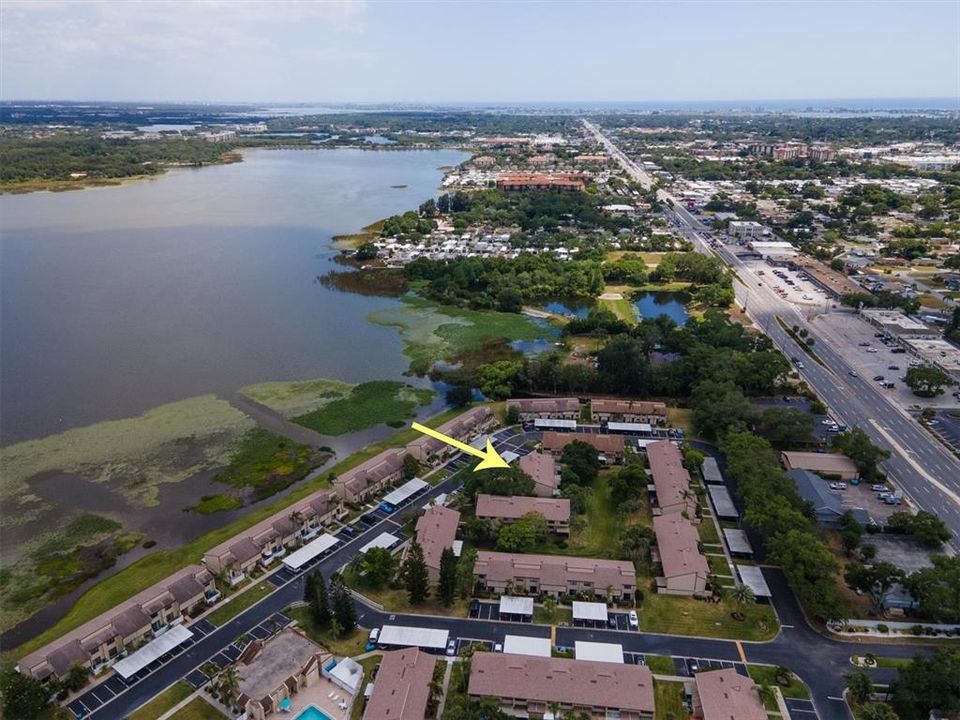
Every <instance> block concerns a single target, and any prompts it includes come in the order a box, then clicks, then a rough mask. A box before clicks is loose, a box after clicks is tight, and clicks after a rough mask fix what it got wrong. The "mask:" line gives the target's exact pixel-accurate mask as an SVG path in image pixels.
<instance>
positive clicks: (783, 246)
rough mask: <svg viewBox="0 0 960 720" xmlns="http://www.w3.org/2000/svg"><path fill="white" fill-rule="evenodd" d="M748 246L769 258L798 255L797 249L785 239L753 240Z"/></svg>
mask: <svg viewBox="0 0 960 720" xmlns="http://www.w3.org/2000/svg"><path fill="white" fill-rule="evenodd" d="M747 247H748V248H750V249H751V250H753V251H754V252H756V253H760V255H762V256H763V257H765V258H767V257H770V258H792V257H796V256H797V249H796V248H795V247H794V246H793V245H792V244H790V243H788V242H786V241H784V240H767V241H763V240H751V241H750V242H748V243H747Z"/></svg>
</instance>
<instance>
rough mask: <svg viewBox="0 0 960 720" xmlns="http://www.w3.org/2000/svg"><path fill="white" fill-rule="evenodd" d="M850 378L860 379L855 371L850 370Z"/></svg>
mask: <svg viewBox="0 0 960 720" xmlns="http://www.w3.org/2000/svg"><path fill="white" fill-rule="evenodd" d="M850 377H860V376H859V375H857V373H856V371H855V370H851V371H850Z"/></svg>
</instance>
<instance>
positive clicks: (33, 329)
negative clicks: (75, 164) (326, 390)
mask: <svg viewBox="0 0 960 720" xmlns="http://www.w3.org/2000/svg"><path fill="white" fill-rule="evenodd" d="M466 157H468V156H467V155H466V154H464V153H461V152H456V151H421V152H370V151H363V150H323V151H297V150H289V151H284V150H279V151H271V150H255V151H250V152H247V153H245V160H244V162H242V163H237V164H234V165H222V166H215V167H207V168H200V169H190V170H176V171H173V172H170V173H168V174H166V175H164V176H162V177H159V178H157V179H154V180H150V181H145V182H136V183H131V184H129V185H126V186H124V187H120V188H103V189H95V190H83V191H77V192H68V193H35V194H31V195H14V196H2V197H0V302H2V304H0V310H2V318H0V320H2V322H0V384H2V387H3V392H2V393H0V442H2V444H4V445H6V444H9V443H12V442H17V441H19V440H24V439H28V438H33V437H39V436H44V435H48V434H50V433H53V432H58V431H61V430H65V429H67V428H70V427H75V426H80V425H87V424H90V423H94V422H98V421H101V420H105V419H117V418H124V417H131V416H134V415H137V414H139V413H140V412H143V411H144V410H146V409H148V408H151V407H154V406H157V405H160V404H163V403H167V402H171V401H174V400H179V399H182V398H186V397H190V396H194V395H199V394H202V393H207V392H216V393H229V392H232V391H234V390H236V389H237V388H238V387H241V386H243V385H247V384H250V383H255V382H260V381H265V380H290V379H307V378H316V377H327V378H335V379H339V380H346V381H350V382H360V381H365V380H371V379H381V378H400V377H401V375H402V373H403V372H404V371H405V370H406V369H407V366H408V361H407V360H406V359H404V357H403V356H402V355H401V352H400V351H401V342H400V340H399V338H398V336H397V333H396V332H395V331H394V330H392V329H389V328H384V327H378V326H376V325H371V324H369V323H367V322H365V321H364V318H365V317H366V316H367V315H368V314H369V313H370V312H372V311H374V310H377V309H379V308H383V307H389V306H391V305H394V304H395V303H396V301H393V300H389V299H384V298H371V297H363V296H360V295H353V294H346V293H342V292H339V291H337V290H334V289H330V288H327V287H324V286H323V285H322V284H320V283H319V282H317V278H318V276H321V275H323V274H325V273H326V272H328V271H329V270H331V269H333V268H335V267H337V266H336V265H335V264H334V263H333V261H332V258H333V256H334V255H335V252H334V251H333V250H331V249H330V247H329V244H330V239H331V237H332V236H333V235H336V234H340V233H350V232H355V231H357V230H358V229H359V228H360V227H362V226H363V225H366V224H368V223H370V222H372V221H374V220H377V219H379V218H382V217H385V216H387V215H391V214H394V213H397V212H402V211H405V210H409V209H411V208H415V207H416V206H417V205H418V204H419V203H420V202H421V201H423V200H424V199H425V198H427V197H429V196H432V195H434V194H435V193H436V189H437V187H438V185H439V183H440V180H441V178H442V172H441V171H440V169H439V168H440V167H441V166H445V165H455V164H457V163H459V162H462V161H463V160H464V159H466ZM394 185H404V186H406V187H404V188H400V189H397V188H392V187H391V186H394Z"/></svg>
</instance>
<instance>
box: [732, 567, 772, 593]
mask: <svg viewBox="0 0 960 720" xmlns="http://www.w3.org/2000/svg"><path fill="white" fill-rule="evenodd" d="M735 567H736V568H737V574H738V575H739V576H740V580H741V582H742V583H743V584H744V585H746V586H747V587H749V588H750V589H751V590H753V594H754V595H756V596H757V597H770V596H771V595H772V594H773V593H771V592H770V588H769V587H767V581H766V579H765V578H764V577H763V571H762V570H761V569H760V568H758V567H757V566H756V565H738V564H735Z"/></svg>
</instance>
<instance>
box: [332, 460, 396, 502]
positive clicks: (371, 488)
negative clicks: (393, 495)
mask: <svg viewBox="0 0 960 720" xmlns="http://www.w3.org/2000/svg"><path fill="white" fill-rule="evenodd" d="M406 454H407V451H406V450H404V449H403V448H390V449H389V450H384V451H383V452H381V453H379V454H377V455H374V456H373V457H372V458H370V459H369V460H367V461H366V462H363V463H361V464H359V465H357V466H356V467H355V468H352V469H350V470H347V471H346V472H345V473H343V475H341V476H340V477H338V478H336V479H335V480H334V481H333V489H334V491H335V492H336V493H337V495H338V496H340V497H341V498H343V500H344V501H345V502H350V503H362V502H365V501H366V500H367V498H369V497H371V496H373V495H379V494H380V493H381V492H383V491H384V490H385V489H386V488H388V487H389V486H390V485H393V484H394V483H395V482H397V481H398V480H400V478H401V477H403V457H404V455H406Z"/></svg>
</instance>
